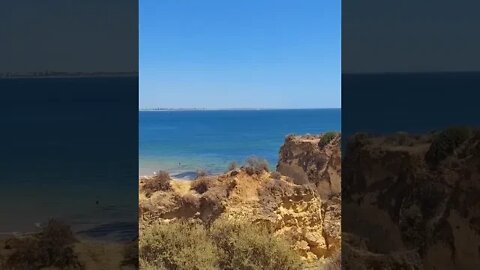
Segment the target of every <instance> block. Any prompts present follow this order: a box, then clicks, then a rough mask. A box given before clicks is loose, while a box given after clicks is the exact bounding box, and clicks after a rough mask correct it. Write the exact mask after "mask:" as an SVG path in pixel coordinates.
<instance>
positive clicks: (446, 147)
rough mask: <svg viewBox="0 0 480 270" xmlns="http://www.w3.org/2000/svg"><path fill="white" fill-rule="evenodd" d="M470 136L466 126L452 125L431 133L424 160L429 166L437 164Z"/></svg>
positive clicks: (469, 130)
mask: <svg viewBox="0 0 480 270" xmlns="http://www.w3.org/2000/svg"><path fill="white" fill-rule="evenodd" d="M470 136H471V129H469V128H467V127H452V128H448V129H445V130H443V131H441V132H438V133H437V134H435V135H433V139H432V144H431V145H430V148H429V149H428V151H427V153H426V155H425V160H426V162H427V163H428V164H429V165H430V166H433V167H435V166H437V165H438V164H439V163H440V162H441V161H442V160H444V159H446V158H447V157H448V156H450V155H451V154H453V152H454V151H455V149H456V148H457V147H458V146H460V145H461V144H462V143H463V142H465V141H466V140H467V139H468V138H469V137H470Z"/></svg>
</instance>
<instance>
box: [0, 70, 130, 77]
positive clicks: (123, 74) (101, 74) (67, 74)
mask: <svg viewBox="0 0 480 270" xmlns="http://www.w3.org/2000/svg"><path fill="white" fill-rule="evenodd" d="M136 76H138V72H56V71H45V72H26V73H22V72H4V73H0V79H45V78H48V79H52V78H54V79H59V78H104V77H136Z"/></svg>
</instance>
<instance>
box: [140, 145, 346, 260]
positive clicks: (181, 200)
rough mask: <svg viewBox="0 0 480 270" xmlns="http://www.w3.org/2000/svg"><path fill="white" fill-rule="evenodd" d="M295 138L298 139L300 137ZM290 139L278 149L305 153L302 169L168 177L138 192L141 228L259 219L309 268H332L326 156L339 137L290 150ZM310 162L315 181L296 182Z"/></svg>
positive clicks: (334, 219)
mask: <svg viewBox="0 0 480 270" xmlns="http://www.w3.org/2000/svg"><path fill="white" fill-rule="evenodd" d="M295 138H296V140H301V137H295ZM291 139H292V138H291V137H289V138H288V139H287V140H286V143H285V145H284V146H283V147H282V152H283V151H285V152H289V151H290V152H295V154H296V155H301V153H299V152H300V151H305V152H306V153H304V154H305V155H304V156H303V158H302V160H304V161H306V162H307V163H308V164H309V165H308V166H307V167H305V168H306V169H305V171H302V172H303V174H299V176H296V175H290V174H288V176H285V175H280V174H278V173H277V172H273V173H270V172H266V171H263V170H262V171H258V170H257V171H252V170H248V169H246V168H239V169H234V170H231V171H229V172H226V173H224V174H221V175H213V176H203V177H200V178H198V179H197V180H193V181H184V180H171V181H170V184H171V188H169V189H166V190H160V191H157V192H154V193H152V194H148V196H147V194H145V193H142V192H141V193H140V218H141V222H140V224H141V228H142V227H145V226H149V224H151V223H154V222H175V221H177V220H189V221H191V222H198V223H202V224H206V225H208V224H211V223H212V222H214V221H215V220H217V219H219V218H227V219H235V220H241V221H245V222H248V223H253V224H261V225H264V226H266V227H267V228H269V229H270V231H272V233H273V234H275V235H281V236H283V237H285V238H286V239H289V241H290V243H291V247H292V249H294V250H297V251H298V253H299V254H300V255H301V256H302V257H303V259H304V260H305V261H306V262H307V265H309V266H311V267H312V269H324V268H326V267H327V266H328V267H330V268H328V269H337V268H338V267H339V252H340V243H341V238H340V219H341V212H340V203H341V202H340V196H339V190H338V188H339V186H337V184H338V183H337V181H339V178H340V176H339V175H335V173H337V174H339V172H340V171H339V167H338V166H339V164H340V163H339V160H336V159H335V158H332V156H331V155H337V154H338V155H339V153H340V149H339V144H338V142H339V136H335V137H334V138H333V139H332V140H331V141H329V142H328V143H327V145H326V146H323V147H321V148H320V147H319V146H315V147H311V148H308V147H305V148H295V149H293V148H292V149H290V146H293V144H291V143H292V142H291ZM313 141H316V143H317V145H318V143H319V142H320V137H315V138H313V139H312V142H313ZM312 145H313V144H312ZM335 148H338V149H335ZM319 155H320V157H319ZM282 158H283V157H281V159H282ZM338 158H339V156H338ZM309 159H311V160H312V161H311V162H310V161H308V160H309ZM320 161H322V162H320ZM315 166H318V168H315V170H314V171H315V174H314V178H312V179H315V181H317V182H318V183H319V184H318V185H316V184H317V182H313V181H312V183H314V184H315V185H311V184H310V182H306V183H305V184H302V181H303V180H304V179H303V178H301V179H300V178H298V177H303V175H309V173H310V172H309V170H313V168H314V167H315ZM279 167H281V165H280V164H279ZM323 177H327V178H328V179H324V178H323ZM297 178H298V179H297ZM148 181H149V179H148V178H144V179H141V180H140V190H142V189H143V188H142V187H143V186H144V185H145V183H146V182H148ZM332 181H333V182H334V183H335V184H334V185H333V186H334V188H331V186H332V185H331V184H329V185H326V186H324V185H323V183H330V182H332ZM323 187H328V191H327V192H325V194H330V195H332V194H333V195H335V196H333V195H332V196H329V198H328V199H322V198H321V196H320V194H321V193H320V192H319V190H321V189H322V188H323ZM333 191H335V192H333ZM334 265H337V266H334ZM323 266H325V267H323ZM332 266H333V268H332Z"/></svg>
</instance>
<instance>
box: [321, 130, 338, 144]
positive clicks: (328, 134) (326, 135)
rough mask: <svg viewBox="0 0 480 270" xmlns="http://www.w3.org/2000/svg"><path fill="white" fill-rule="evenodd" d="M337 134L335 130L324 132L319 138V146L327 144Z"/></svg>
mask: <svg viewBox="0 0 480 270" xmlns="http://www.w3.org/2000/svg"><path fill="white" fill-rule="evenodd" d="M337 135H338V133H337V132H334V131H329V132H326V133H324V134H323V135H322V137H321V138H320V143H319V145H320V146H321V147H323V146H325V145H327V144H329V143H330V142H331V141H332V140H333V139H334V138H335V137H336V136H337Z"/></svg>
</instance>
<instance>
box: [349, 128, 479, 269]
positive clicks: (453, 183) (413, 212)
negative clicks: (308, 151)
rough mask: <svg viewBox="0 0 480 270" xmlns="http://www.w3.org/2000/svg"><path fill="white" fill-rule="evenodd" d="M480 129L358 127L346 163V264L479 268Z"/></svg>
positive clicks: (362, 266) (426, 267) (350, 141)
mask: <svg viewBox="0 0 480 270" xmlns="http://www.w3.org/2000/svg"><path fill="white" fill-rule="evenodd" d="M479 154H480V133H479V132H478V131H473V130H469V129H448V130H445V131H441V132H437V133H435V134H427V135H422V136H414V135H408V134H404V133H399V134H396V135H392V136H386V137H378V136H377V137H374V136H368V135H365V134H358V135H356V136H354V137H353V138H351V139H350V140H349V142H348V145H347V152H346V155H345V162H344V164H345V165H344V168H343V180H342V181H343V196H342V199H343V209H342V210H343V220H342V222H343V223H342V231H343V235H344V237H343V243H342V251H343V254H342V255H343V256H342V258H343V262H344V269H436V270H442V269H478V266H479V265H480V248H479V247H480V245H479V243H480V225H479V224H480V222H479V221H480V166H479V165H480V155H479Z"/></svg>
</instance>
